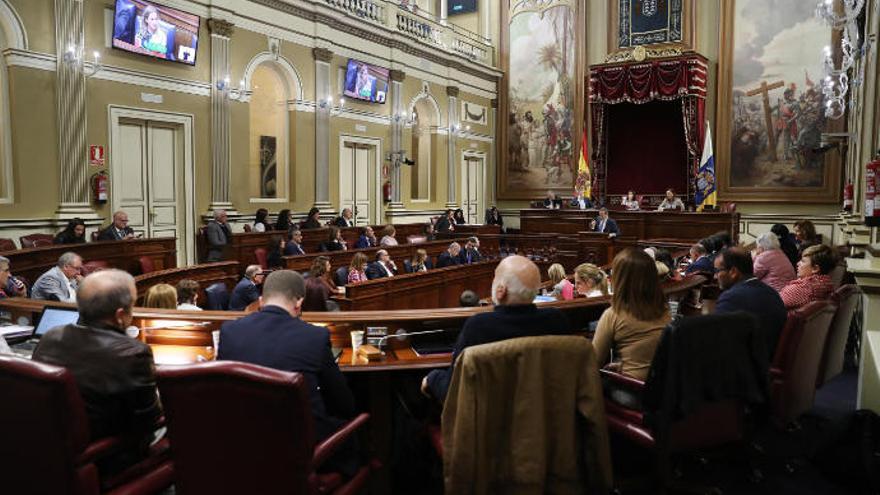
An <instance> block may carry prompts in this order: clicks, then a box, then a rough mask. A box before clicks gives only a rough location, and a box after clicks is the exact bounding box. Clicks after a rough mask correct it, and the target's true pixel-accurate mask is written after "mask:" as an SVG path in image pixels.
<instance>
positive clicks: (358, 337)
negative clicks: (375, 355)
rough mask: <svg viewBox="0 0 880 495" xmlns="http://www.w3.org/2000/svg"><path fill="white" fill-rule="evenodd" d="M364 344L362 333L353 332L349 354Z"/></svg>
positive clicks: (359, 331) (361, 331) (358, 331)
mask: <svg viewBox="0 0 880 495" xmlns="http://www.w3.org/2000/svg"><path fill="white" fill-rule="evenodd" d="M363 343H364V331H363V330H354V331H353V332H351V352H357V350H358V347H360V346H361V344H363Z"/></svg>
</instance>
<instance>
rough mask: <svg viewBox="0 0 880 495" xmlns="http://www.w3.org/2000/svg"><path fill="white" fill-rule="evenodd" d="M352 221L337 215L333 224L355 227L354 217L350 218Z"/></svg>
mask: <svg viewBox="0 0 880 495" xmlns="http://www.w3.org/2000/svg"><path fill="white" fill-rule="evenodd" d="M350 222H351V223H349V221H347V220H345V218H343V217H341V216H339V217H336V220H334V221H333V225H335V226H337V227H354V218H352V219H351V220H350Z"/></svg>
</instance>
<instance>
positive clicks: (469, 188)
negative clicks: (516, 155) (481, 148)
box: [461, 154, 485, 223]
mask: <svg viewBox="0 0 880 495" xmlns="http://www.w3.org/2000/svg"><path fill="white" fill-rule="evenodd" d="M461 167H462V168H461V187H462V192H461V209H462V210H464V218H465V220H467V223H483V220H484V218H483V210H484V208H483V191H484V190H485V184H484V182H483V172H484V167H485V156H484V155H476V154H465V155H464V156H463V157H462V161H461Z"/></svg>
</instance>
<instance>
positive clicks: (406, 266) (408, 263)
mask: <svg viewBox="0 0 880 495" xmlns="http://www.w3.org/2000/svg"><path fill="white" fill-rule="evenodd" d="M425 268H427V269H428V270H430V269H432V268H434V264H433V263H431V258H428V259H426V260H425ZM403 271H405V272H406V273H413V266H412V260H404V262H403Z"/></svg>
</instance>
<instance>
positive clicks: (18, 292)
mask: <svg viewBox="0 0 880 495" xmlns="http://www.w3.org/2000/svg"><path fill="white" fill-rule="evenodd" d="M10 265H11V263H10V261H9V258H7V257H5V256H0V299H3V298H5V297H27V286H25V285H24V282H22V281H21V280H19V279H17V278H15V277H13V276H12V272H11V271H10Z"/></svg>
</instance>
